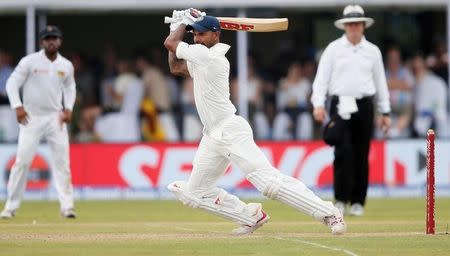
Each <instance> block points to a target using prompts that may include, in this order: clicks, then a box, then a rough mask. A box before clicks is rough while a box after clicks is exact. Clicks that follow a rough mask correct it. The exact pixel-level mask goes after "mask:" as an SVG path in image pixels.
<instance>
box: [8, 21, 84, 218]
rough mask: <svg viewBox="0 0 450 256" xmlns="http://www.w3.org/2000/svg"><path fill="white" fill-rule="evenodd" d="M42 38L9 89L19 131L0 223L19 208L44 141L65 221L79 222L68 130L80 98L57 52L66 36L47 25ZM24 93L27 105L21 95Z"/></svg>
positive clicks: (70, 70)
mask: <svg viewBox="0 0 450 256" xmlns="http://www.w3.org/2000/svg"><path fill="white" fill-rule="evenodd" d="M39 38H40V41H41V46H42V48H43V50H41V51H39V52H36V53H33V54H30V55H28V56H25V57H24V58H22V60H20V62H19V64H18V65H17V67H16V68H15V70H14V72H13V73H12V74H11V76H10V78H9V79H8V81H7V84H6V90H7V93H8V97H9V101H10V104H11V108H12V109H15V111H16V114H17V120H18V122H19V126H20V132H19V141H18V146H17V156H16V161H15V163H14V166H13V167H12V169H11V174H10V176H9V181H8V200H7V201H6V205H5V208H4V210H3V212H2V213H1V214H0V217H1V218H12V217H13V216H14V215H15V212H16V210H17V209H18V208H19V206H20V201H21V199H22V195H23V192H24V190H25V188H26V173H27V171H28V168H29V166H30V164H31V162H32V160H33V158H34V155H35V152H36V148H37V146H38V144H39V141H40V140H41V138H45V139H46V140H47V142H48V144H49V145H50V149H51V153H52V165H51V166H52V168H51V169H52V175H53V178H54V180H55V185H56V190H57V191H58V194H59V202H60V205H61V216H63V217H66V218H75V217H76V214H75V211H74V202H73V188H72V183H71V174H70V169H69V136H68V133H67V125H66V124H67V123H69V122H70V120H71V117H72V108H73V105H74V103H75V96H76V91H75V80H74V73H73V72H74V71H73V66H72V63H71V62H70V61H68V60H67V59H66V58H64V57H63V56H61V55H60V54H59V53H58V50H59V47H60V46H61V43H62V33H61V31H60V30H59V29H58V28H57V27H56V26H47V27H46V28H45V29H44V30H42V31H41V32H40V33H39ZM20 88H22V89H23V101H22V100H21V98H20V96H19V89H20Z"/></svg>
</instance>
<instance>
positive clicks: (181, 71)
mask: <svg viewBox="0 0 450 256" xmlns="http://www.w3.org/2000/svg"><path fill="white" fill-rule="evenodd" d="M185 33H186V26H185V25H183V24H182V25H180V26H179V27H178V28H177V29H176V30H175V31H172V32H170V34H169V35H168V36H167V38H166V40H165V41H164V47H166V49H167V50H168V51H169V59H168V61H169V67H170V73H172V74H174V75H177V76H184V77H189V71H188V68H187V64H186V61H185V60H182V59H178V58H177V56H176V51H177V47H178V44H179V43H180V42H181V41H182V39H183V37H184V34H185Z"/></svg>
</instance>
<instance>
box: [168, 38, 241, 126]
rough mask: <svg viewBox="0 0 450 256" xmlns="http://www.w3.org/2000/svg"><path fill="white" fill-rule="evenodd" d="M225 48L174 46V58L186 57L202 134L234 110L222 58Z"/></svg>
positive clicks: (225, 60) (227, 72) (225, 51)
mask: <svg viewBox="0 0 450 256" xmlns="http://www.w3.org/2000/svg"><path fill="white" fill-rule="evenodd" d="M229 49H230V46H229V45H226V44H223V43H217V44H215V45H214V46H212V47H211V48H208V47H206V46H204V45H201V44H187V43H185V42H180V43H179V44H178V46H177V50H176V55H177V58H178V59H184V60H186V63H187V67H188V70H189V74H190V76H191V77H192V78H193V81H194V99H195V105H196V107H197V111H198V114H199V116H200V120H201V122H202V124H203V125H204V130H203V132H204V133H206V134H208V133H209V131H211V130H212V129H214V128H215V127H217V126H218V125H219V124H220V122H221V121H223V120H225V119H227V118H228V117H230V116H232V115H234V113H236V108H235V107H234V105H233V103H232V102H231V100H230V86H229V75H230V63H229V62H228V59H227V58H226V57H225V54H226V53H227V51H228V50H229Z"/></svg>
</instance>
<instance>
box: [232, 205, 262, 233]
mask: <svg viewBox="0 0 450 256" xmlns="http://www.w3.org/2000/svg"><path fill="white" fill-rule="evenodd" d="M256 214H259V215H260V216H261V217H260V218H259V219H258V221H257V222H256V224H255V225H253V226H249V225H242V226H240V227H238V228H235V229H233V230H232V231H231V234H232V235H235V236H244V235H250V234H251V233H253V232H255V230H257V229H258V228H260V227H262V226H263V225H264V224H266V223H267V222H268V221H269V220H270V216H269V215H268V214H267V213H266V212H264V211H263V210H262V208H261V205H259V209H258V210H257V212H256Z"/></svg>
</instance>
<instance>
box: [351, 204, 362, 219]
mask: <svg viewBox="0 0 450 256" xmlns="http://www.w3.org/2000/svg"><path fill="white" fill-rule="evenodd" d="M349 214H350V215H352V216H358V217H361V216H363V215H364V206H362V204H359V203H354V204H352V206H351V207H350V213H349Z"/></svg>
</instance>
